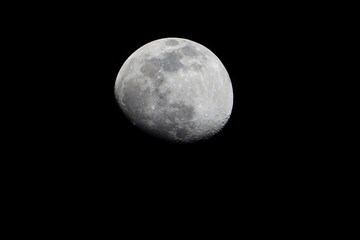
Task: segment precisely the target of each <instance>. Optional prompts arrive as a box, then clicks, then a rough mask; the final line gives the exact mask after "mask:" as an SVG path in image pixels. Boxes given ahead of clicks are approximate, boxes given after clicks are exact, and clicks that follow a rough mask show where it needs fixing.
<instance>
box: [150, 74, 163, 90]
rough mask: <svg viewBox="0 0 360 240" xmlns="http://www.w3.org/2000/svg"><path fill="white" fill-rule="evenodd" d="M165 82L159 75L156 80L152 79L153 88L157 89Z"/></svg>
mask: <svg viewBox="0 0 360 240" xmlns="http://www.w3.org/2000/svg"><path fill="white" fill-rule="evenodd" d="M164 82H165V78H164V77H163V76H162V75H159V76H158V77H157V78H156V79H154V83H153V84H154V87H155V89H158V88H159V87H160V86H161V85H162V84H163V83H164Z"/></svg>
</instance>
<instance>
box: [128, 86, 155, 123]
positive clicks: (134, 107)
mask: <svg viewBox="0 0 360 240" xmlns="http://www.w3.org/2000/svg"><path fill="white" fill-rule="evenodd" d="M150 95H151V93H150V89H149V88H147V89H145V90H144V91H142V90H141V88H140V86H139V85H138V83H137V81H136V79H130V80H129V82H128V83H127V84H126V85H125V87H124V96H123V99H122V101H123V103H124V105H125V107H126V109H127V111H128V112H129V113H130V114H128V115H129V116H130V117H131V120H133V121H135V122H137V123H140V124H143V123H144V121H145V120H146V119H148V118H149V116H145V115H144V113H143V111H142V109H143V108H144V106H145V105H147V102H148V99H149V97H150Z"/></svg>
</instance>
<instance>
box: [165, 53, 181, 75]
mask: <svg viewBox="0 0 360 240" xmlns="http://www.w3.org/2000/svg"><path fill="white" fill-rule="evenodd" d="M181 58H182V57H181V56H180V55H179V54H177V53H176V52H174V51H173V52H170V53H167V54H166V57H165V58H164V59H162V60H161V62H162V65H163V69H164V71H167V72H176V71H177V70H179V69H180V68H182V67H183V64H182V63H181V62H180V59H181Z"/></svg>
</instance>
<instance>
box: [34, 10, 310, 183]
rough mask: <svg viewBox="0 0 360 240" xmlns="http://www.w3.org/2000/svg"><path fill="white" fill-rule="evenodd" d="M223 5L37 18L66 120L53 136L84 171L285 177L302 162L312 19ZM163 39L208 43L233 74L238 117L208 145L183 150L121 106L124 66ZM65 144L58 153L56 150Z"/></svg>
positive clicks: (57, 105)
mask: <svg viewBox="0 0 360 240" xmlns="http://www.w3.org/2000/svg"><path fill="white" fill-rule="evenodd" d="M221 6H222V5H221ZM221 6H218V5H209V6H207V7H206V8H202V7H196V6H194V7H189V6H188V5H186V4H185V5H184V6H183V7H177V8H175V7H170V6H169V9H171V10H169V11H165V10H164V9H158V8H157V7H154V6H152V7H150V6H149V9H147V8H146V7H145V6H143V9H142V11H137V10H136V11H135V9H136V6H132V4H130V5H126V7H125V6H124V7H120V8H119V7H111V6H106V5H105V4H104V6H103V5H101V6H98V5H96V6H95V5H94V6H86V7H84V8H83V7H73V8H65V9H63V11H61V10H58V12H56V13H52V12H48V13H46V14H47V15H48V16H47V17H48V18H50V20H49V24H45V23H44V18H39V21H38V25H40V26H41V27H40V28H39V29H40V30H39V32H40V33H41V34H42V36H44V37H42V38H41V41H40V44H39V42H38V44H39V45H41V46H42V47H43V48H44V46H45V48H46V49H45V53H44V57H43V59H42V60H43V62H44V63H43V64H45V65H44V66H46V69H47V70H48V73H49V76H51V77H52V78H54V77H55V78H56V79H54V80H52V83H53V82H55V83H56V84H55V85H52V83H51V84H50V83H49V84H50V85H49V86H51V87H50V88H51V89H52V92H50V93H49V95H50V96H51V99H52V101H49V102H50V103H49V107H48V108H49V109H50V110H54V109H56V110H55V111H50V112H52V113H51V114H53V115H51V114H50V115H51V116H50V117H49V118H50V119H52V120H56V121H59V122H60V123H61V124H54V125H51V126H50V127H49V129H50V130H49V137H50V138H53V136H55V138H58V139H62V140H61V141H62V143H63V145H62V147H61V149H62V150H61V151H59V152H60V153H61V154H65V155H67V154H70V155H72V154H73V155H74V157H75V158H76V159H78V160H77V161H79V163H78V166H82V163H83V162H84V163H85V162H86V161H91V162H92V163H93V164H95V165H96V164H100V167H104V168H105V167H108V166H111V169H116V168H117V167H119V166H122V165H123V164H125V166H126V165H128V166H130V167H131V166H133V164H134V166H135V165H136V164H140V165H142V164H144V166H148V167H154V169H153V170H155V169H160V168H161V167H160V166H162V165H164V164H165V165H166V164H169V165H170V166H171V167H173V169H177V167H175V166H180V169H183V170H185V169H195V171H202V170H201V169H202V168H203V167H204V166H207V167H209V168H210V169H211V170H212V171H217V169H222V170H224V171H230V172H236V171H237V170H238V169H239V168H240V169H244V168H245V169H246V168H247V167H249V169H248V170H249V172H254V173H255V172H257V171H258V169H260V171H265V172H267V171H268V169H269V168H270V169H272V170H273V171H278V169H279V168H278V167H279V166H280V165H282V164H284V163H286V164H289V162H288V159H289V158H291V159H298V158H299V157H301V156H303V155H304V152H303V150H302V149H303V148H306V147H307V146H306V144H307V143H306V142H303V141H302V140H301V139H302V137H303V135H304V133H305V132H306V124H307V123H308V121H309V119H308V118H307V117H305V116H304V115H303V114H302V112H303V111H304V109H303V107H301V104H302V103H304V102H306V94H305V95H302V89H304V86H306V85H307V84H308V82H307V81H310V80H309V78H306V77H305V76H306V74H305V72H304V69H306V68H307V67H309V66H310V65H309V64H308V62H306V61H304V57H306V54H307V51H308V43H307V42H308V41H309V36H308V35H304V34H303V32H304V29H305V27H304V24H305V26H306V23H304V21H303V20H301V18H299V17H296V16H297V15H299V12H297V10H296V8H292V7H289V9H288V11H283V10H281V9H278V8H277V6H264V5H261V6H251V5H241V4H240V5H236V6H234V7H230V6H226V7H224V6H223V7H221ZM232 8H234V10H233V9H232ZM307 31H311V30H309V28H308V29H307ZM32 34H33V31H32ZM164 37H181V38H187V39H190V40H193V41H195V42H198V43H200V44H202V45H204V46H206V47H207V48H209V49H210V50H211V51H212V52H214V53H215V54H216V55H217V56H218V57H219V58H220V60H221V61H222V62H223V64H224V65H225V67H226V69H227V71H228V73H229V75H230V78H231V81H232V86H233V91H234V105H233V111H232V115H231V118H230V120H229V122H228V123H227V125H226V126H225V128H224V129H223V131H221V132H220V133H219V134H217V135H216V136H214V137H213V138H211V139H209V140H206V141H203V142H198V143H195V144H189V145H179V144H170V143H167V142H164V141H161V140H158V139H154V138H153V137H150V136H148V135H146V134H144V133H143V132H141V131H139V130H138V129H137V128H135V127H134V126H133V125H131V124H130V123H129V122H128V121H127V120H126V119H125V117H124V115H123V114H122V112H121V111H120V109H119V107H118V106H117V104H116V101H115V98H114V93H113V88H114V83H115V79H116V75H117V73H118V71H119V69H120V67H121V66H122V64H123V63H124V61H125V60H126V59H127V57H128V56H129V55H130V54H132V53H133V52H134V51H135V50H136V49H138V48H139V47H141V46H143V45H144V44H146V43H148V42H150V41H153V40H155V39H159V38H164ZM33 51H36V49H35V50H33ZM54 73H55V74H54ZM54 93H56V96H61V97H56V98H54V97H53V95H54ZM52 131H53V132H52ZM57 134H58V135H59V137H57ZM58 146H59V145H58V144H54V146H53V147H54V149H56V150H57V151H58V149H57V147H58ZM85 159H88V160H85ZM90 159H91V160H90ZM98 159H101V161H100V160H98ZM270 159H271V160H270ZM77 161H75V163H74V164H77ZM295 161H296V160H295ZM103 164H104V165H103ZM152 164H154V165H152ZM241 171H243V170H241ZM229 175H231V174H229ZM224 176H225V174H224Z"/></svg>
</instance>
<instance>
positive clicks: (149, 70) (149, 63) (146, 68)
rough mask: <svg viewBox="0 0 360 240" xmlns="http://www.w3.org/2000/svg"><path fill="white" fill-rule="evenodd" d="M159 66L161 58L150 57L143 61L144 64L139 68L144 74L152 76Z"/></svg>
mask: <svg viewBox="0 0 360 240" xmlns="http://www.w3.org/2000/svg"><path fill="white" fill-rule="evenodd" d="M160 68H161V60H160V59H158V58H151V59H149V60H146V61H145V64H144V65H143V66H142V67H141V68H140V72H141V73H142V74H144V75H146V76H149V77H154V76H155V75H156V73H157V72H158V71H159V70H160Z"/></svg>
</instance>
